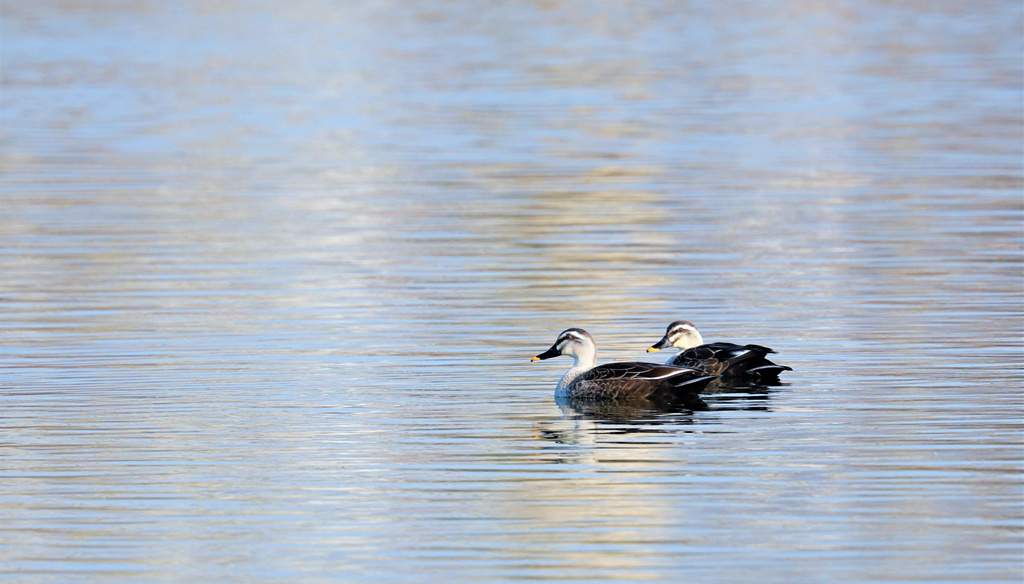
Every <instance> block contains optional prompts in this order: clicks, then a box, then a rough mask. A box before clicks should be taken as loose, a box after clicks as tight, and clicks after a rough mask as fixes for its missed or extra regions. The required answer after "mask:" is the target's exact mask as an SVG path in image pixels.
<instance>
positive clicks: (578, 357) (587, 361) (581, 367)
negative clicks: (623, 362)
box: [555, 348, 597, 393]
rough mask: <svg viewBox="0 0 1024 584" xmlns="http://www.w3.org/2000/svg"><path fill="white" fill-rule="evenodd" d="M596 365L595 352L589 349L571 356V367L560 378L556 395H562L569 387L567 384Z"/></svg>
mask: <svg viewBox="0 0 1024 584" xmlns="http://www.w3.org/2000/svg"><path fill="white" fill-rule="evenodd" d="M596 364H597V351H596V350H594V349H591V348H585V349H580V350H579V352H577V353H576V354H575V355H572V367H570V368H569V370H568V371H566V372H565V375H563V376H562V380H561V381H559V382H558V388H556V389H555V392H556V393H562V392H563V391H564V390H565V388H567V387H569V384H570V383H572V382H573V380H574V379H576V378H577V377H579V376H580V374H582V373H586V372H587V371H590V370H591V369H593V368H594V365H596Z"/></svg>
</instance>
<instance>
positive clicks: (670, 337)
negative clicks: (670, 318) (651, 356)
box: [647, 320, 704, 353]
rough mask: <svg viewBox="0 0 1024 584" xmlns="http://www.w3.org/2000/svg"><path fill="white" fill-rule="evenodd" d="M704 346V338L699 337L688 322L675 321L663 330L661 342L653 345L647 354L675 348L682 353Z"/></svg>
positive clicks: (698, 332)
mask: <svg viewBox="0 0 1024 584" xmlns="http://www.w3.org/2000/svg"><path fill="white" fill-rule="evenodd" d="M703 344H704V338H703V337H701V336H700V331H698V330H697V327H695V326H694V325H693V323H692V322H690V321H688V320H677V321H675V322H673V323H672V324H670V325H668V328H667V329H665V336H663V337H661V340H660V341H658V342H657V343H654V345H652V346H651V347H650V348H649V349H647V352H648V353H652V352H654V351H659V350H661V349H664V348H666V347H677V348H679V349H682V350H683V351H685V350H687V349H689V348H691V347H697V346H699V345H703Z"/></svg>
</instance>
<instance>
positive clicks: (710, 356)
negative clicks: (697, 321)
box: [647, 320, 793, 385]
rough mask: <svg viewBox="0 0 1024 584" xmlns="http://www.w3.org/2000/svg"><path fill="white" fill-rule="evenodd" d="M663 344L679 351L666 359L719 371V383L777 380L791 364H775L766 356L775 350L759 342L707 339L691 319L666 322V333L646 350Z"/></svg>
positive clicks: (761, 382) (673, 362) (663, 346)
mask: <svg viewBox="0 0 1024 584" xmlns="http://www.w3.org/2000/svg"><path fill="white" fill-rule="evenodd" d="M666 347H678V348H680V349H682V352H681V353H679V354H677V355H673V356H672V358H671V359H669V360H668V361H666V362H665V364H666V365H673V366H676V367H693V368H696V369H701V370H703V371H704V372H705V373H707V374H709V375H720V376H721V383H725V384H738V383H739V384H747V383H752V384H755V385H763V384H769V383H777V382H778V381H779V374H780V373H782V372H783V371H792V370H793V368H792V367H787V366H785V365H777V364H775V363H773V362H771V361H769V360H768V359H766V358H765V355H767V354H768V353H774V352H775V351H774V350H772V349H771V348H769V347H763V346H761V345H737V344H736V343H708V344H704V338H703V337H701V336H700V332H699V331H698V330H697V327H696V326H694V325H693V323H692V322H690V321H688V320H677V321H675V322H673V323H672V324H670V325H668V328H667V329H666V330H665V336H664V337H662V338H661V340H660V341H658V342H657V343H654V345H653V346H651V347H650V348H649V349H647V352H648V353H650V352H652V351H658V350H660V349H664V348H666Z"/></svg>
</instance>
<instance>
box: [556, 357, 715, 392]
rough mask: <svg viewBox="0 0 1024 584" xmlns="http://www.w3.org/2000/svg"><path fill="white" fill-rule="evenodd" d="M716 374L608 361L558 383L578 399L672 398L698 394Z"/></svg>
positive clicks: (666, 366)
mask: <svg viewBox="0 0 1024 584" xmlns="http://www.w3.org/2000/svg"><path fill="white" fill-rule="evenodd" d="M714 380H715V376H713V375H707V374H705V373H704V372H703V371H701V370H700V369H693V368H689V367H672V366H668V365H658V364H656V363H639V362H632V363H609V364H607V365H599V366H597V367H594V368H592V369H590V370H588V371H585V372H583V373H581V374H579V375H578V376H576V377H575V378H574V379H572V380H571V381H569V382H568V383H567V384H566V385H565V386H564V387H559V389H558V392H557V393H558V394H559V395H560V396H562V397H566V398H570V399H578V400H610V401H629V400H637V399H656V400H661V401H671V400H673V399H674V398H682V397H683V396H686V395H691V396H693V395H697V394H699V393H700V392H701V390H703V389H704V388H705V387H706V386H707V385H708V384H709V383H711V382H712V381H714Z"/></svg>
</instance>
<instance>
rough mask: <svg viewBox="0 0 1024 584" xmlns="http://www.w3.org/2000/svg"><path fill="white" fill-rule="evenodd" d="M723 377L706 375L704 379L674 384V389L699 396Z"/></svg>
mask: <svg viewBox="0 0 1024 584" xmlns="http://www.w3.org/2000/svg"><path fill="white" fill-rule="evenodd" d="M719 377H721V375H705V376H703V377H696V378H693V379H687V380H685V381H679V382H675V383H673V384H672V389H674V390H676V391H678V392H682V393H693V394H697V393H700V392H702V391H704V388H705V387H707V386H708V385H710V384H711V382H712V381H714V380H716V379H718V378H719Z"/></svg>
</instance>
